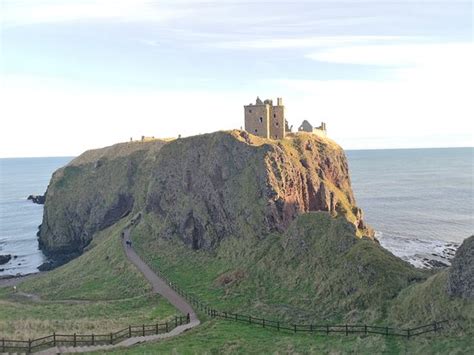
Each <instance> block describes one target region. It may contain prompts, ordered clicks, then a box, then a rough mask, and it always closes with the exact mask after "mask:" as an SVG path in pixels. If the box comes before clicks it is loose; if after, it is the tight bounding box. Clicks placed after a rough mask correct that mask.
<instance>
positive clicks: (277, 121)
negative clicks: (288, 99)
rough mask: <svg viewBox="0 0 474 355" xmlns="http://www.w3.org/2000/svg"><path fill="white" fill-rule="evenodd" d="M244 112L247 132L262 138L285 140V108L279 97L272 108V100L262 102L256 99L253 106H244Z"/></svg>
mask: <svg viewBox="0 0 474 355" xmlns="http://www.w3.org/2000/svg"><path fill="white" fill-rule="evenodd" d="M244 111H245V130H246V131H247V132H249V133H252V134H254V135H256V136H260V137H263V138H271V139H283V138H285V134H286V130H285V128H286V127H285V124H286V122H285V106H283V100H282V99H281V98H280V97H279V98H277V104H276V106H273V102H272V100H265V101H263V102H262V100H260V98H259V97H257V100H256V101H255V105H253V104H249V105H246V106H244Z"/></svg>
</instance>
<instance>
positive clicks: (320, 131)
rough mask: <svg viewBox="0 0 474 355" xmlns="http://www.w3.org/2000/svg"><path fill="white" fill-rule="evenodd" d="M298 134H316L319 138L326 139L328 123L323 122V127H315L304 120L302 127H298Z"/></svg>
mask: <svg viewBox="0 0 474 355" xmlns="http://www.w3.org/2000/svg"><path fill="white" fill-rule="evenodd" d="M298 132H308V133H313V134H316V135H318V136H322V137H326V135H327V131H326V123H324V122H321V126H319V127H314V126H313V125H312V124H311V123H309V122H308V121H307V120H304V121H303V123H302V124H301V126H299V127H298Z"/></svg>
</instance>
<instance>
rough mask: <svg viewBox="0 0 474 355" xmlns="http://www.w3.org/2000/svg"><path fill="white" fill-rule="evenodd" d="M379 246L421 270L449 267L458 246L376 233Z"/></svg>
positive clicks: (457, 244)
mask: <svg viewBox="0 0 474 355" xmlns="http://www.w3.org/2000/svg"><path fill="white" fill-rule="evenodd" d="M376 235H377V237H378V238H379V240H380V243H381V245H382V246H383V247H384V248H385V249H387V250H389V251H390V252H392V253H393V254H394V255H396V256H398V257H399V258H401V259H403V260H405V261H407V262H409V263H410V264H412V265H414V266H415V267H417V268H421V269H439V268H446V267H449V266H451V261H452V259H453V258H454V256H455V254H456V250H457V249H458V248H459V246H460V244H459V243H455V242H446V241H442V240H431V239H419V238H403V237H393V236H385V235H383V234H382V233H376Z"/></svg>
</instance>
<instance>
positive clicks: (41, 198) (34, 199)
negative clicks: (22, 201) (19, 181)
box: [26, 195, 46, 205]
mask: <svg viewBox="0 0 474 355" xmlns="http://www.w3.org/2000/svg"><path fill="white" fill-rule="evenodd" d="M26 199H27V200H29V201H31V202H33V203H36V204H38V205H44V201H46V195H29V196H28V197H27V198H26Z"/></svg>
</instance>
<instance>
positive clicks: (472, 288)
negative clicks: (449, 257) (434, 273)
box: [447, 235, 474, 299]
mask: <svg viewBox="0 0 474 355" xmlns="http://www.w3.org/2000/svg"><path fill="white" fill-rule="evenodd" d="M447 291H448V294H449V295H450V296H455V297H461V298H466V299H474V235H473V236H470V237H469V238H467V239H466V240H464V242H463V243H462V244H461V246H460V247H459V249H458V250H457V251H456V256H455V257H454V259H453V261H452V263H451V268H450V269H449V273H448V282H447Z"/></svg>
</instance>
